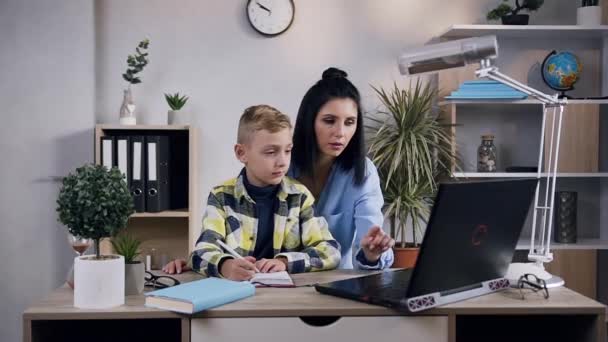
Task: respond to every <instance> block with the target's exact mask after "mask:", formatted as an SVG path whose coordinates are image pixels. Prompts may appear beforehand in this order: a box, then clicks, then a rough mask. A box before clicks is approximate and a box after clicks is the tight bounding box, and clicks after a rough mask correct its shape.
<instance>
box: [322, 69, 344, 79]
mask: <svg viewBox="0 0 608 342" xmlns="http://www.w3.org/2000/svg"><path fill="white" fill-rule="evenodd" d="M347 76H348V74H347V73H346V72H345V71H342V70H340V69H338V68H333V67H332V68H329V69H327V70H325V71H323V76H322V78H323V79H324V80H327V79H330V78H346V77H347Z"/></svg>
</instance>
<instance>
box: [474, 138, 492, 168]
mask: <svg viewBox="0 0 608 342" xmlns="http://www.w3.org/2000/svg"><path fill="white" fill-rule="evenodd" d="M477 172H496V146H494V136H493V135H492V134H484V135H482V136H481V145H479V148H478V149H477Z"/></svg>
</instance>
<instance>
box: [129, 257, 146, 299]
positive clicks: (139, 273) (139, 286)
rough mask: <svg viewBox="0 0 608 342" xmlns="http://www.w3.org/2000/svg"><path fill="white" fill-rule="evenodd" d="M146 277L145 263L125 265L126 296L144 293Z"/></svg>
mask: <svg viewBox="0 0 608 342" xmlns="http://www.w3.org/2000/svg"><path fill="white" fill-rule="evenodd" d="M145 276H146V274H145V269H144V263H143V262H141V261H138V262H136V263H133V264H125V295H127V296H130V295H136V294H140V293H142V292H144V283H145V279H144V278H145Z"/></svg>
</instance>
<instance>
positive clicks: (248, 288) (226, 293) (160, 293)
mask: <svg viewBox="0 0 608 342" xmlns="http://www.w3.org/2000/svg"><path fill="white" fill-rule="evenodd" d="M254 294H255V286H254V285H252V284H251V283H249V282H246V281H245V282H238V281H232V280H227V279H220V278H206V279H202V280H197V281H193V282H190V283H185V284H182V285H177V286H173V287H169V288H166V289H162V290H157V291H152V292H148V293H146V294H145V296H146V301H145V306H148V307H153V308H157V309H163V310H170V311H176V312H181V313H185V314H193V313H196V312H199V311H202V310H206V309H211V308H214V307H216V306H220V305H224V304H227V303H231V302H234V301H237V300H239V299H243V298H247V297H250V296H253V295H254Z"/></svg>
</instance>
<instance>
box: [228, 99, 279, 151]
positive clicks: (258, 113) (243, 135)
mask: <svg viewBox="0 0 608 342" xmlns="http://www.w3.org/2000/svg"><path fill="white" fill-rule="evenodd" d="M286 128H289V129H291V121H290V120H289V117H288V116H287V115H285V114H283V113H281V112H280V111H279V110H278V109H276V108H274V107H271V106H268V105H257V106H251V107H249V108H247V109H245V111H244V112H243V115H241V119H240V120H239V130H238V135H237V143H238V144H245V143H247V142H248V141H249V139H251V135H252V134H253V133H255V132H257V131H261V130H263V129H265V130H267V131H269V132H270V133H276V132H278V131H280V130H282V129H286Z"/></svg>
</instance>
